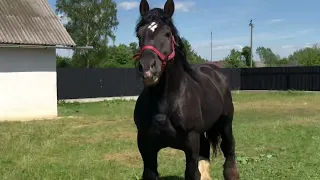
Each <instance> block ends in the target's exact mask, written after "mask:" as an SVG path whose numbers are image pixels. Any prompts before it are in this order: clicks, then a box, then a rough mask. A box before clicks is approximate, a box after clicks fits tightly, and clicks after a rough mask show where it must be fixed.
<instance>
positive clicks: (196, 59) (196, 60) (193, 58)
mask: <svg viewBox="0 0 320 180" xmlns="http://www.w3.org/2000/svg"><path fill="white" fill-rule="evenodd" d="M181 41H182V43H183V45H184V47H185V49H186V52H187V60H188V61H189V63H190V64H200V63H204V62H205V59H203V58H202V57H201V56H199V55H198V54H197V53H196V52H195V51H194V50H193V49H192V47H191V44H190V42H189V41H188V40H187V39H186V38H184V37H181Z"/></svg>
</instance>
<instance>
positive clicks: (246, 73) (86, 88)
mask: <svg viewBox="0 0 320 180" xmlns="http://www.w3.org/2000/svg"><path fill="white" fill-rule="evenodd" d="M221 71H222V72H223V73H224V74H225V75H226V76H227V78H228V80H229V87H230V88H231V89H233V90H308V91H319V90H320V66H319V67H318V66H317V67H266V68H242V69H240V68H239V69H236V68H222V69H221ZM57 86H58V99H78V98H95V97H113V96H135V95H139V93H140V92H141V90H142V88H143V84H142V83H141V81H140V80H139V78H138V77H137V73H136V70H135V69H133V68H106V69H103V68H101V69H98V68H89V69H87V68H58V69H57Z"/></svg>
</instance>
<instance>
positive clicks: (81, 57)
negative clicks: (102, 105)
mask: <svg viewBox="0 0 320 180" xmlns="http://www.w3.org/2000/svg"><path fill="white" fill-rule="evenodd" d="M56 12H57V13H61V14H64V15H65V16H67V17H68V18H69V21H68V23H67V24H66V29H67V31H68V32H69V34H70V35H71V37H72V38H73V40H74V41H75V43H76V44H77V45H78V46H93V47H94V48H95V50H89V51H87V50H76V51H75V53H74V55H75V56H76V57H77V62H76V63H75V64H77V63H78V66H80V67H83V65H84V64H85V65H86V66H87V67H94V66H97V65H98V64H100V63H99V62H95V63H94V64H92V62H91V60H92V59H98V58H97V57H96V55H97V54H99V53H100V51H105V50H106V45H107V44H108V41H109V38H110V39H111V40H112V41H115V35H114V32H113V31H114V30H115V29H116V27H117V26H118V24H119V22H118V19H117V9H116V3H115V2H113V1H112V0H57V3H56Z"/></svg>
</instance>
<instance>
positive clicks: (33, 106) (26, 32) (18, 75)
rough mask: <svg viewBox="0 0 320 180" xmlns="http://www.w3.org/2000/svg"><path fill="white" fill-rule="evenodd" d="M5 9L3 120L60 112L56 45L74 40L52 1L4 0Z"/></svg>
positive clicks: (0, 5) (0, 86)
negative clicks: (52, 7)
mask: <svg viewBox="0 0 320 180" xmlns="http://www.w3.org/2000/svg"><path fill="white" fill-rule="evenodd" d="M0 12H1V13H0V22H1V26H0V121H3V120H32V119H47V118H55V117H57V87H56V46H57V45H62V46H66V47H74V46H75V43H74V41H73V40H72V38H71V37H70V35H69V34H68V32H67V31H66V29H65V28H64V26H63V25H62V24H61V22H60V21H59V18H58V16H57V15H56V14H55V13H54V11H53V10H52V9H51V7H50V6H49V4H48V1H47V0H1V1H0Z"/></svg>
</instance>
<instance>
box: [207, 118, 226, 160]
mask: <svg viewBox="0 0 320 180" xmlns="http://www.w3.org/2000/svg"><path fill="white" fill-rule="evenodd" d="M222 128H223V121H222V120H221V118H219V120H218V121H217V122H216V123H215V124H214V125H213V127H212V128H211V129H210V130H209V131H208V132H207V138H208V139H209V141H210V144H211V146H212V152H213V154H214V156H217V153H218V151H220V152H221V149H220V143H221V133H220V131H221V129H222Z"/></svg>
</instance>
